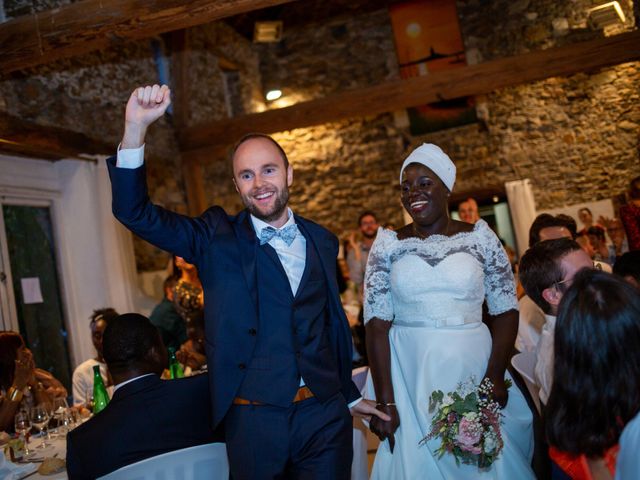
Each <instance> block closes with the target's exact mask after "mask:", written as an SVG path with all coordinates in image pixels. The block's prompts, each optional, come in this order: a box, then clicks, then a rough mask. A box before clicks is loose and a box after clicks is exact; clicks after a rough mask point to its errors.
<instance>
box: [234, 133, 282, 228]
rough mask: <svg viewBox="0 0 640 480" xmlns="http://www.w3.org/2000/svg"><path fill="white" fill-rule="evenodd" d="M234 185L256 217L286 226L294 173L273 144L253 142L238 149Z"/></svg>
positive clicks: (263, 140)
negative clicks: (290, 188)
mask: <svg viewBox="0 0 640 480" xmlns="http://www.w3.org/2000/svg"><path fill="white" fill-rule="evenodd" d="M233 181H234V183H235V186H236V190H237V191H238V193H239V194H240V197H242V202H243V203H244V206H245V207H247V209H248V210H249V211H250V212H251V213H252V214H253V215H254V216H256V217H258V218H259V219H261V220H263V221H265V222H267V223H269V224H272V225H273V226H275V227H280V226H282V225H284V223H285V222H286V220H287V212H286V209H287V203H288V201H289V187H290V186H291V184H292V182H293V169H292V168H291V165H286V164H285V161H284V158H283V157H282V154H281V152H280V151H279V150H278V148H277V146H276V145H275V144H274V143H273V142H272V141H271V140H269V139H267V138H261V137H256V138H250V139H249V140H246V141H245V142H243V143H242V144H241V145H240V146H239V147H238V148H237V149H236V151H235V154H234V156H233Z"/></svg>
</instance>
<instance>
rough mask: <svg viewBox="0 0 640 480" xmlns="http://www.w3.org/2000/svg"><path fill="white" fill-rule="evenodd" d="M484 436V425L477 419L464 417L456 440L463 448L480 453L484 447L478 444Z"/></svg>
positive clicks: (476, 453) (475, 453)
mask: <svg viewBox="0 0 640 480" xmlns="http://www.w3.org/2000/svg"><path fill="white" fill-rule="evenodd" d="M481 438H482V425H479V424H478V422H477V421H475V420H470V419H468V418H466V417H463V418H462V420H460V424H459V425H458V435H456V442H457V443H458V445H459V446H460V448H462V449H463V450H466V451H467V452H470V453H473V454H474V455H479V454H480V452H482V449H481V448H480V447H479V446H478V442H480V439H481Z"/></svg>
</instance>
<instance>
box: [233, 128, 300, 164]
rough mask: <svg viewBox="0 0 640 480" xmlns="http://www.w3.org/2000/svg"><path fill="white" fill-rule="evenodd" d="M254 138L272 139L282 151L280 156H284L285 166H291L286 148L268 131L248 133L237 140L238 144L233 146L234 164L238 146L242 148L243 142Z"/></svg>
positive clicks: (279, 150)
mask: <svg viewBox="0 0 640 480" xmlns="http://www.w3.org/2000/svg"><path fill="white" fill-rule="evenodd" d="M254 138H263V139H265V140H268V141H270V142H271V143H272V144H273V145H274V146H275V147H276V148H277V149H278V152H279V153H280V157H282V160H283V161H284V168H288V167H289V159H288V158H287V154H286V153H285V151H284V149H283V148H282V147H281V146H280V144H279V143H278V142H276V141H275V140H274V139H273V138H272V137H270V136H269V135H267V134H266V133H259V132H252V133H247V134H246V135H244V136H243V137H242V138H241V139H240V140H238V141H237V142H236V144H235V145H234V146H233V149H232V150H231V156H230V159H231V163H232V164H233V159H234V157H235V156H236V152H237V151H238V148H240V145H242V144H243V143H245V142H247V141H249V140H253V139H254Z"/></svg>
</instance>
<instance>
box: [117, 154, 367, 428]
mask: <svg viewBox="0 0 640 480" xmlns="http://www.w3.org/2000/svg"><path fill="white" fill-rule="evenodd" d="M107 164H108V167H109V175H110V177H111V183H112V193H113V213H114V215H115V216H116V218H117V219H118V220H120V221H121V222H122V223H123V224H124V225H125V226H126V227H127V228H129V229H130V230H132V231H133V232H134V233H136V234H137V235H138V236H140V237H142V238H143V239H145V240H147V241H149V242H150V243H152V244H154V245H156V246H158V247H159V248H162V249H163V250H167V251H169V252H171V253H173V254H175V255H178V256H180V257H183V258H185V259H186V260H187V261H188V262H190V263H193V264H194V265H196V267H197V268H198V274H199V276H200V280H201V282H202V285H203V289H204V304H205V324H206V352H207V365H208V368H209V377H210V389H211V402H212V411H213V415H212V416H213V426H214V427H215V426H217V425H218V424H219V423H220V422H221V421H222V419H223V418H224V416H225V414H226V412H227V411H228V409H229V407H230V406H231V404H232V401H233V399H234V397H236V396H239V392H241V391H242V392H246V391H252V392H255V391H256V388H255V387H256V385H253V386H251V385H246V384H245V385H243V382H244V381H245V379H248V380H247V381H251V382H260V381H261V380H260V379H261V378H265V379H267V378H268V379H269V384H268V385H267V386H266V388H267V389H268V390H269V392H266V391H265V392H264V394H265V396H266V397H269V395H267V393H269V394H273V393H274V392H276V393H277V392H280V391H284V390H287V392H288V391H290V388H291V385H290V383H291V381H290V377H287V378H288V380H289V381H288V384H287V385H285V384H283V382H285V379H284V378H279V377H278V376H277V375H274V376H273V377H271V378H270V377H269V373H270V372H269V366H268V365H267V366H266V367H263V370H264V371H263V372H261V373H260V374H259V375H255V372H253V373H254V374H250V375H247V374H248V373H249V372H248V370H250V367H254V366H255V364H256V361H255V360H256V359H254V358H253V357H254V350H255V347H256V345H257V344H259V350H261V351H262V349H263V348H264V346H265V345H268V344H269V342H270V340H269V338H265V337H263V336H262V335H269V334H270V332H269V329H270V327H269V325H268V324H265V318H266V317H268V313H269V312H267V311H265V310H269V309H268V307H267V308H265V306H264V302H263V301H262V302H261V301H260V300H264V297H265V296H267V295H271V297H270V298H274V299H276V300H277V297H275V296H273V294H272V292H270V291H268V290H269V289H268V288H266V287H265V285H264V284H263V285H262V286H261V285H260V284H259V282H258V281H257V278H258V276H259V275H258V272H257V270H258V268H261V267H260V265H261V264H260V262H265V260H262V259H264V258H268V257H267V255H270V256H271V257H272V258H273V259H274V261H275V262H277V257H276V256H275V252H274V251H273V250H271V251H268V249H270V247H268V245H265V246H262V247H261V246H260V245H259V241H258V239H257V237H256V233H255V231H254V229H253V225H252V222H251V218H250V215H249V213H248V212H247V211H246V210H245V211H242V212H241V213H240V214H238V215H237V216H231V215H227V214H226V213H225V211H224V210H223V209H222V208H220V207H215V206H214V207H211V208H209V209H208V210H207V211H205V212H204V213H203V214H202V215H201V216H200V217H197V218H191V217H186V216H183V215H180V214H177V213H174V212H169V211H167V210H165V209H163V208H161V207H159V206H156V205H153V204H152V203H151V202H150V200H149V197H148V192H147V185H146V178H145V176H146V174H145V166H144V165H143V166H141V167H139V168H136V169H124V168H116V167H115V157H112V158H110V159H108V160H107ZM295 220H296V224H297V225H298V227H299V229H300V230H301V233H302V234H303V235H304V237H305V238H306V240H307V242H306V243H307V264H308V263H309V261H310V258H309V254H311V256H312V259H313V260H314V263H313V265H315V266H319V271H320V272H321V273H320V275H321V277H323V279H324V282H325V285H326V288H324V289H323V290H324V292H326V295H325V294H324V293H323V295H322V298H319V295H317V294H314V295H310V296H309V297H311V299H310V300H309V301H311V302H322V303H318V305H321V308H322V310H321V311H320V312H318V311H317V309H314V305H308V304H307V302H306V301H305V304H304V305H299V304H296V303H295V302H293V303H292V304H291V308H290V310H291V311H292V313H291V317H292V318H291V322H292V327H293V328H292V332H293V333H291V335H292V337H296V338H294V339H293V340H292V342H293V344H295V348H294V349H295V351H296V353H295V355H292V356H291V358H292V360H291V362H292V363H295V365H293V366H292V367H293V368H296V369H297V371H298V373H299V374H300V375H301V376H302V378H303V379H304V381H305V383H306V385H307V386H308V387H309V388H310V389H311V391H312V392H313V393H314V395H315V396H316V398H317V399H318V400H319V401H320V402H324V401H326V400H328V399H330V398H331V397H333V396H334V395H336V394H338V393H339V392H341V393H342V395H343V396H344V398H345V400H346V401H347V402H351V401H353V400H356V399H357V398H358V397H359V396H360V394H359V392H358V389H357V387H356V386H355V385H354V384H353V382H352V381H351V359H352V352H351V348H352V346H351V334H350V331H349V327H348V323H347V319H346V317H345V314H344V310H343V309H342V304H341V302H340V297H339V294H338V289H337V282H336V278H337V277H336V256H337V252H338V240H337V238H336V237H335V236H334V235H333V234H331V233H330V232H329V231H328V230H326V229H324V228H323V227H320V226H319V225H317V224H315V223H313V222H311V221H309V220H305V219H304V218H301V217H298V216H296V217H295ZM264 248H267V251H265V250H260V251H259V250H258V249H264ZM263 265H265V266H268V262H267V263H263ZM274 265H275V263H274ZM271 266H273V265H271ZM316 270H318V269H316ZM280 271H282V272H283V270H282V268H281V267H280ZM264 272H265V270H263V269H261V270H260V273H261V275H262V276H261V278H263V279H264ZM272 278H273V276H272ZM285 278H286V277H285ZM303 281H304V276H303ZM314 285H315V286H316V290H317V285H318V282H314ZM268 286H269V287H271V286H272V285H268ZM302 287H303V285H302V283H301V286H300V288H302ZM285 288H290V287H289V286H288V284H286V287H285ZM310 288H312V287H310ZM271 290H273V289H271ZM261 291H263V296H262V298H261V299H259V296H260V295H261ZM286 295H289V296H290V295H291V294H290V291H289V292H287V291H286V290H285V291H283V297H282V298H284V296H286ZM260 305H261V306H262V307H261V308H262V312H260V311H259V310H260V309H259V306H260ZM279 307H281V305H279ZM274 310H275V309H274ZM297 314H299V315H300V316H301V318H300V319H298V320H296V318H295V317H296V315H297ZM261 320H262V322H261ZM284 321H289V319H284ZM296 321H301V322H304V328H303V332H301V333H300V332H298V330H297V328H296V324H295V322H296ZM282 324H283V323H282V321H281V322H280V323H279V324H278V328H279V330H278V331H279V332H280V331H282V330H281V326H282ZM299 335H302V338H297V336H299ZM287 341H289V340H287ZM241 387H242V388H241ZM248 387H249V388H248ZM258 387H259V388H258V391H259V390H260V389H263V387H262V386H258ZM295 387H296V385H294V388H295ZM263 390H264V389H263ZM293 393H294V394H295V390H294V392H293ZM249 400H261V398H250V399H249ZM291 400H293V395H292V396H291ZM275 404H278V402H275Z"/></svg>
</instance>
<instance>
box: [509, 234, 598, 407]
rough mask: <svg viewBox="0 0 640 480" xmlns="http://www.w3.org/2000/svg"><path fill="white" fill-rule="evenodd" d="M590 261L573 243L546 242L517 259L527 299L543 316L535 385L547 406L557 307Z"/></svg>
mask: <svg viewBox="0 0 640 480" xmlns="http://www.w3.org/2000/svg"><path fill="white" fill-rule="evenodd" d="M583 268H593V262H592V261H591V259H590V258H589V256H588V255H587V254H586V253H585V252H584V250H582V249H581V248H580V245H578V244H577V243H576V242H575V241H574V240H570V239H568V238H561V239H558V240H547V241H545V242H540V243H537V244H536V245H534V246H533V247H531V248H530V249H529V250H527V251H526V253H525V254H524V255H523V256H522V259H521V260H520V281H521V282H522V286H523V287H524V291H525V292H526V293H527V295H528V296H529V298H531V300H532V301H533V302H534V303H535V304H536V305H537V306H538V307H540V309H541V310H542V311H543V312H544V314H545V324H544V327H543V328H542V334H541V336H540V342H539V343H538V346H537V349H536V366H535V377H536V382H537V384H538V385H539V386H540V400H541V401H542V403H544V404H546V403H547V400H548V397H549V391H550V390H551V383H552V379H553V336H554V329H555V323H556V315H557V314H558V305H559V304H560V300H561V299H562V296H563V294H564V292H565V291H566V290H567V288H569V286H570V285H571V282H572V280H573V277H574V275H575V274H576V273H577V272H578V271H579V270H581V269H583Z"/></svg>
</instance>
